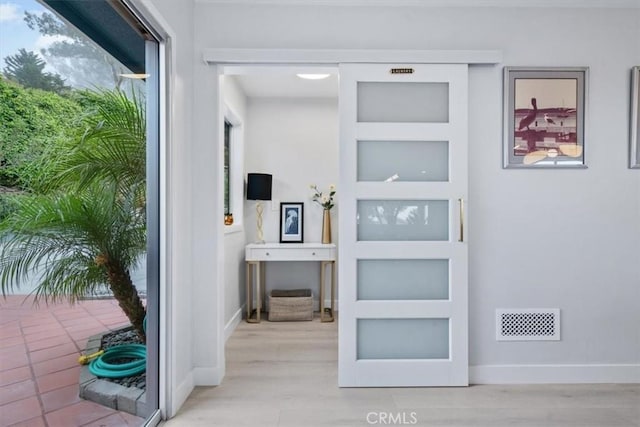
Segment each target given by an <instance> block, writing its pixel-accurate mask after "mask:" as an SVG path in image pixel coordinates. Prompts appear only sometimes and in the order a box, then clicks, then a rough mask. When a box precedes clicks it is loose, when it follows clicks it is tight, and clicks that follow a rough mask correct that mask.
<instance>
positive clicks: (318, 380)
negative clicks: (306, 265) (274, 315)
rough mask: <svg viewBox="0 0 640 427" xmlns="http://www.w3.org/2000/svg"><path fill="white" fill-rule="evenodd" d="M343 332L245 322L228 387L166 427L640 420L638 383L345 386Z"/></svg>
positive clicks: (527, 426) (232, 343) (193, 400)
mask: <svg viewBox="0 0 640 427" xmlns="http://www.w3.org/2000/svg"><path fill="white" fill-rule="evenodd" d="M337 336H338V333H337V324H336V323H320V322H319V321H318V319H317V318H316V319H315V320H314V321H313V322H281V323H270V322H262V323H260V324H247V323H245V322H242V323H241V324H240V325H239V326H238V328H237V329H236V331H235V332H234V333H233V335H232V336H231V338H230V339H229V341H228V342H227V348H226V357H227V370H226V376H225V378H224V381H223V383H222V385H221V386H219V387H197V388H196V389H195V390H194V391H193V392H192V393H191V396H190V397H189V398H188V399H187V401H186V402H185V404H184V405H183V407H182V408H181V410H180V411H179V412H178V414H177V416H176V417H174V418H173V419H171V420H169V421H167V422H165V423H164V426H165V427H181V426H185V427H200V426H202V427H205V426H206V427H211V426H224V427H235V426H274V427H275V426H278V427H285V426H291V427H320V426H331V427H353V426H371V425H378V426H380V425H402V424H404V425H416V426H429V427H439V426H457V427H503V426H521V427H523V426H524V427H639V426H640V385H639V384H626V385H615V384H599V385H591V384H581V385H513V386H472V387H460V388H417V387H416V388H368V389H363V388H360V389H356V388H342V389H341V388H338V387H337V359H338V348H337V346H338V342H337ZM391 417H394V418H391ZM390 421H393V422H390ZM414 421H415V422H414Z"/></svg>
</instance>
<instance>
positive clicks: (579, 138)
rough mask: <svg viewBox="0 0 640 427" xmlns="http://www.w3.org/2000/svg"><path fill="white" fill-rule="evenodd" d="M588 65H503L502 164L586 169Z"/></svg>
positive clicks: (505, 165) (532, 167)
mask: <svg viewBox="0 0 640 427" xmlns="http://www.w3.org/2000/svg"><path fill="white" fill-rule="evenodd" d="M588 71H589V69H588V67H505V68H504V119H503V121H504V142H503V167H504V168H509V169H511V168H529V169H544V168H547V169H558V168H579V169H580V168H586V167H587V165H586V162H585V154H584V153H585V136H584V134H585V119H586V117H587V113H586V110H587V82H588Z"/></svg>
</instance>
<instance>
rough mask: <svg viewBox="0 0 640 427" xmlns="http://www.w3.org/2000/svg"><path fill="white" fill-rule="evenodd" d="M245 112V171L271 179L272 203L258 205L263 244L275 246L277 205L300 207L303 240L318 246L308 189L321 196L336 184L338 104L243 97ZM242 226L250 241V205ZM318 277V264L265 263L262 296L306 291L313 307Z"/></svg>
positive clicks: (316, 216)
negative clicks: (278, 291)
mask: <svg viewBox="0 0 640 427" xmlns="http://www.w3.org/2000/svg"><path fill="white" fill-rule="evenodd" d="M247 112H248V113H247V126H246V146H245V159H246V171H247V172H260V173H270V174H272V175H273V186H272V193H273V194H272V201H271V202H264V213H263V231H264V238H265V241H267V242H279V239H280V234H279V233H280V222H279V221H280V206H279V202H303V203H304V224H303V226H304V241H305V242H307V243H310V242H320V240H321V238H322V207H321V206H320V205H318V204H316V203H314V202H313V201H312V200H311V194H312V192H311V189H310V188H309V185H310V184H316V185H317V186H318V188H319V189H320V190H325V191H326V190H327V189H328V188H329V185H330V184H336V183H337V181H338V100H337V99H335V98H249V103H248V109H247ZM338 191H340V189H338ZM273 208H275V210H273ZM339 208H340V207H339V206H337V205H336V206H335V207H334V208H333V209H332V210H331V215H332V220H333V221H332V223H331V226H332V241H333V242H337V239H338V228H337V227H338V217H337V215H338V209H339ZM245 223H246V234H247V240H248V241H249V242H253V241H255V239H256V227H255V223H256V208H255V202H252V201H247V202H246V203H245ZM319 277H320V265H319V263H314V262H309V263H300V262H296V263H288V262H283V263H269V264H268V265H267V269H266V282H267V285H268V286H267V291H269V290H270V289H273V288H277V289H296V288H310V289H311V290H312V292H313V294H314V299H315V300H316V303H317V298H318V292H319Z"/></svg>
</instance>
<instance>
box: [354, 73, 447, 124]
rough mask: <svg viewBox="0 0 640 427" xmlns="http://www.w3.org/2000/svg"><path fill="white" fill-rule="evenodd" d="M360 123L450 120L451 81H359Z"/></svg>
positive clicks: (438, 121)
mask: <svg viewBox="0 0 640 427" xmlns="http://www.w3.org/2000/svg"><path fill="white" fill-rule="evenodd" d="M358 122H360V123H366V122H374V123H383V122H386V123H448V122H449V83H382V82H358Z"/></svg>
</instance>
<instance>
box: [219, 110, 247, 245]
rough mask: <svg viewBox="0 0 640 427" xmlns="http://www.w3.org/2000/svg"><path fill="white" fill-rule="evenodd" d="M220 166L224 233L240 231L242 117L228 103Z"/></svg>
mask: <svg viewBox="0 0 640 427" xmlns="http://www.w3.org/2000/svg"><path fill="white" fill-rule="evenodd" d="M223 117H224V135H223V140H224V141H223V145H224V146H223V147H222V148H223V150H224V152H223V153H221V157H222V161H221V163H222V165H221V166H222V168H223V173H224V179H223V181H224V192H223V193H222V194H223V198H224V200H223V205H224V225H225V230H224V232H225V233H235V232H239V231H242V229H243V228H242V222H243V221H242V216H243V212H244V196H243V192H244V149H243V146H244V142H243V140H244V136H243V134H244V130H243V128H242V119H241V117H240V116H239V115H238V114H237V113H235V111H234V110H232V109H231V108H230V107H229V106H228V105H226V104H225V106H224V116H223Z"/></svg>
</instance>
